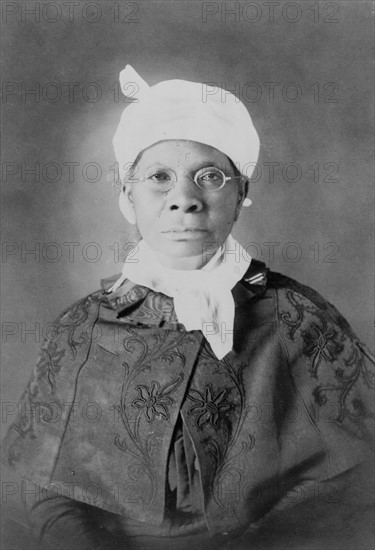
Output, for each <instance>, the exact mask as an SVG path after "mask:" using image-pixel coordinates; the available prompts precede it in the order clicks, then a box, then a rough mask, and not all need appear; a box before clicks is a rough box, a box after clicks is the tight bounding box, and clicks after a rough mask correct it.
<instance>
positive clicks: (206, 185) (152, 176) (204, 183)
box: [134, 166, 242, 193]
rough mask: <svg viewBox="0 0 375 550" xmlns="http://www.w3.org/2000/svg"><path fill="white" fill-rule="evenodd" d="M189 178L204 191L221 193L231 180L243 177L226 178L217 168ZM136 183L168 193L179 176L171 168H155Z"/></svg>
mask: <svg viewBox="0 0 375 550" xmlns="http://www.w3.org/2000/svg"><path fill="white" fill-rule="evenodd" d="M188 177H189V178H190V179H191V180H192V181H193V182H194V183H195V184H196V185H197V187H199V189H203V190H204V191H219V190H220V189H222V188H223V187H224V185H225V184H226V183H227V181H229V180H238V179H240V178H241V177H242V176H226V175H225V173H224V172H223V171H222V170H221V169H220V168H218V167H217V166H207V167H205V168H200V169H199V170H197V172H195V174H194V175H193V176H189V175H188ZM134 179H135V180H136V181H140V182H144V183H147V184H148V185H149V186H150V187H152V188H153V189H154V190H155V191H160V192H161V193H167V192H168V191H170V190H171V189H173V187H174V186H175V185H176V183H177V181H178V177H177V174H176V172H175V171H174V170H172V169H170V168H156V169H155V168H154V169H152V170H149V171H148V172H146V174H145V175H144V176H141V177H139V178H138V177H135V178H134Z"/></svg>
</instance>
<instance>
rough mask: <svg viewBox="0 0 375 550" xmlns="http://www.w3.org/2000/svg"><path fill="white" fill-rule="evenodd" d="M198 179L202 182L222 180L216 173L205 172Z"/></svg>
mask: <svg viewBox="0 0 375 550" xmlns="http://www.w3.org/2000/svg"><path fill="white" fill-rule="evenodd" d="M200 177H201V179H202V180H205V181H216V180H217V179H220V180H221V179H222V176H221V174H219V173H217V172H206V173H205V174H202V175H201V176H200Z"/></svg>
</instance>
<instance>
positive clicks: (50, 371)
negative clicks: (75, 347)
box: [37, 342, 65, 393]
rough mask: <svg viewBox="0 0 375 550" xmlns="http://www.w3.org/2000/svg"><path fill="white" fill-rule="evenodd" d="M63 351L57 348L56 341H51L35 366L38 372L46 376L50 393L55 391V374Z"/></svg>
mask: <svg viewBox="0 0 375 550" xmlns="http://www.w3.org/2000/svg"><path fill="white" fill-rule="evenodd" d="M64 353H65V352H64V350H59V349H58V348H57V344H56V342H53V343H51V345H50V346H49V347H48V349H44V350H43V351H42V356H41V358H40V360H39V363H38V366H37V370H38V374H39V375H40V376H45V377H46V379H47V382H48V384H49V386H50V388H51V392H52V393H53V392H54V391H55V388H54V383H55V375H56V374H57V373H58V372H59V370H60V369H61V364H60V361H61V359H62V357H63V356H64Z"/></svg>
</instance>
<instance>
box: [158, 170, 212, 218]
mask: <svg viewBox="0 0 375 550" xmlns="http://www.w3.org/2000/svg"><path fill="white" fill-rule="evenodd" d="M199 195H200V189H199V187H198V186H197V185H195V183H194V182H193V181H192V180H191V178H189V177H188V176H179V177H178V180H177V182H176V183H175V185H174V187H173V188H172V189H171V190H170V191H169V192H168V195H167V208H168V209H169V210H180V211H182V212H184V213H186V214H188V213H192V212H200V211H201V210H202V209H203V201H202V199H201V197H200V196H199Z"/></svg>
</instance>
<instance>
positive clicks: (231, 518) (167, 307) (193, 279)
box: [4, 67, 374, 549]
mask: <svg viewBox="0 0 375 550" xmlns="http://www.w3.org/2000/svg"><path fill="white" fill-rule="evenodd" d="M120 79H121V82H122V85H123V88H124V86H125V84H126V83H127V82H130V81H132V82H133V83H135V84H136V86H137V89H138V98H139V101H138V102H137V103H133V104H132V105H130V106H129V107H128V108H127V109H126V110H125V111H124V114H123V116H122V119H121V122H120V125H119V128H118V130H117V132H116V135H115V138H114V146H115V153H116V156H117V159H118V162H119V166H120V172H121V178H122V182H123V188H122V191H121V195H120V208H121V210H122V212H123V214H124V216H125V217H126V219H127V220H128V221H129V222H130V223H133V224H136V225H137V228H138V230H139V233H140V235H141V238H142V239H141V241H140V243H139V245H138V247H137V249H136V250H135V253H134V254H132V256H131V258H129V259H128V261H126V262H125V264H124V269H123V274H122V276H121V277H120V278H119V277H118V276H117V277H114V278H112V279H110V280H105V281H103V285H102V289H101V290H100V291H98V292H95V293H94V294H91V295H90V296H88V297H86V298H84V299H83V300H81V301H80V302H78V303H77V304H75V305H74V306H72V307H71V308H69V309H68V310H67V311H66V312H65V313H63V314H62V316H61V317H60V318H59V319H58V321H57V323H56V330H55V333H54V334H53V335H52V337H51V338H50V339H49V340H48V341H47V342H46V343H45V344H44V346H43V349H42V355H41V358H40V361H39V363H38V365H37V368H36V370H35V372H34V375H33V377H32V379H31V381H30V383H29V385H28V388H27V389H26V392H25V394H24V396H23V398H22V401H21V406H20V415H19V418H18V420H17V422H15V424H14V425H13V426H12V427H11V429H10V430H9V432H8V435H7V438H6V441H5V445H4V456H5V460H6V461H7V463H8V464H11V465H12V466H14V467H16V468H17V469H18V470H19V471H20V473H21V474H22V475H23V476H24V477H25V478H26V479H28V480H31V481H32V482H34V483H36V484H37V485H38V487H39V488H40V490H39V492H38V493H37V496H35V495H33V498H32V499H31V500H32V502H29V503H28V508H29V519H30V523H31V524H32V526H33V528H34V530H35V534H36V536H37V537H39V538H40V539H41V540H42V541H43V542H44V544H45V547H46V548H51V547H52V546H51V545H52V544H53V545H54V547H56V545H57V547H58V548H65V549H68V548H69V549H73V548H74V549H86V548H87V549H92V548H94V549H102V548H133V547H134V548H150V549H151V548H159V547H160V548H176V549H177V548H178V549H180V548H185V547H186V548H187V547H191V546H193V547H194V548H208V547H211V546H212V547H223V548H224V547H227V545H228V544H234V545H235V546H234V547H236V548H250V547H251V548H254V547H257V545H261V546H262V544H263V547H264V544H266V543H267V539H265V538H264V537H265V536H267V535H265V533H267V532H268V533H273V536H274V537H275V538H274V539H272V537H271V539H272V540H274V541H276V543H277V545H278V547H280V544H281V543H282V542H283V539H282V538H281V539H280V533H282V532H283V531H282V523H283V521H284V519H285V518H286V517H287V514H288V513H289V511H291V516H292V517H293V518H295V517H299V518H300V519H299V521H304V520H305V519H306V511H307V515H309V514H310V512H311V509H312V508H311V507H312V506H314V504H315V505H317V506H318V509H319V510H320V511H321V510H323V515H324V516H327V517H328V516H329V514H328V512H329V513H330V514H331V516H330V517H331V518H332V517H333V516H332V511H333V510H335V511H337V509H338V508H339V507H338V506H337V500H336V501H335V500H334V498H333V497H332V495H339V497H338V498H339V502H341V501H342V499H343V495H344V494H347V493H346V492H345V491H347V488H348V487H350V486H351V484H353V479H354V478H353V475H355V473H356V472H357V471H359V469H360V465H361V464H363V463H365V461H366V458H367V456H368V440H369V433H370V431H369V430H370V429H369V426H368V423H369V421H370V420H371V419H372V418H373V414H372V413H371V412H370V411H369V408H368V407H369V403H370V402H371V399H370V397H371V396H370V389H372V388H373V386H374V384H373V374H372V373H371V371H370V369H371V360H370V357H369V353H368V352H367V351H366V349H365V348H364V346H363V345H362V344H361V343H360V342H359V341H358V339H357V338H356V336H355V335H354V334H353V332H352V331H351V329H350V327H349V326H348V324H347V323H346V321H345V320H344V319H343V318H342V317H341V316H340V314H339V313H338V312H337V311H336V310H335V309H334V307H333V306H331V305H330V304H329V303H327V302H326V301H324V300H323V299H322V298H321V297H320V296H319V295H318V294H316V293H315V292H314V291H313V290H311V289H309V288H307V287H304V286H302V285H299V284H298V283H296V282H295V281H293V280H291V279H288V278H286V277H283V276H281V275H278V274H275V273H270V272H269V271H268V270H267V268H266V267H265V266H264V265H263V264H261V263H260V262H257V261H254V260H251V259H250V258H249V257H248V255H247V254H246V253H245V251H244V250H243V249H242V247H241V246H240V245H239V243H237V242H236V241H235V240H234V239H233V238H232V237H231V230H232V228H233V224H234V223H235V222H236V220H237V219H238V216H239V213H240V210H241V208H242V206H243V205H244V202H245V200H247V199H246V194H247V190H248V178H249V177H250V175H251V171H252V169H253V167H254V166H255V163H256V161H257V157H258V151H259V140H258V136H257V134H256V131H255V129H254V126H253V124H252V121H251V118H250V115H249V114H248V112H247V110H246V109H245V107H244V106H243V105H242V104H241V103H240V102H238V100H237V99H236V98H235V97H234V96H231V95H230V94H226V96H225V97H226V101H225V102H222V95H221V94H218V93H212V94H210V95H208V96H207V97H204V98H203V97H202V88H201V85H200V84H198V83H192V82H186V81H178V80H176V81H166V82H161V83H159V84H157V85H156V86H153V87H149V86H148V85H147V84H146V83H145V82H144V81H143V80H142V79H141V78H140V77H139V75H137V73H135V71H133V70H132V69H131V67H127V68H126V69H125V70H124V71H123V72H122V74H121V76H120ZM213 92H215V90H213ZM216 92H217V90H216ZM355 483H357V481H356V482H355ZM332 498H333V500H332ZM340 499H341V501H340ZM332 503H333V505H332ZM297 505H298V506H297ZM330 505H331V506H330ZM304 507H305V508H304ZM316 509H317V508H316V506H315V511H316ZM296 510H297V513H296ZM301 510H302V512H298V511H301ZM304 510H305V511H304ZM298 513H300V514H302V515H300V516H298ZM304 514H305V515H304ZM310 515H311V514H310ZM275 518H276V519H275ZM280 518H281V519H280ZM301 518H304V519H301ZM321 519H322V518H321ZM323 519H324V518H323ZM336 519H337V518H336ZM339 519H340V518H339ZM273 522H276V523H273ZM277 522H278V523H277ZM275 525H278V527H277V528H275ZM332 525H333V524H332V523H330V524H329V529H331V528H332ZM326 526H327V525H326ZM293 529H295V527H293V528H290V529H289V531H288V532H287V534H286V533H285V532H284V533H283V536H287V537H289V538H290V533H291V532H293V533H294V531H293ZM327 530H328V529H327ZM294 534H295V533H294ZM300 535H301V536H302V538H303V540H305V539H306V537H308V536H309V535H308V527H307V528H306V531H305V532H302V533H300ZM310 536H311V533H310ZM262 537H263V538H262ZM297 538H298V537H297ZM271 539H270V540H271ZM270 540H268V543H267V544H271V542H270ZM288 540H289V539H288ZM228 541H230V542H228ZM262 541H263V542H262ZM265 541H266V542H265ZM284 542H285V541H284ZM288 544H289V543H288ZM323 547H324V545H323V546H322V548H323Z"/></svg>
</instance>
